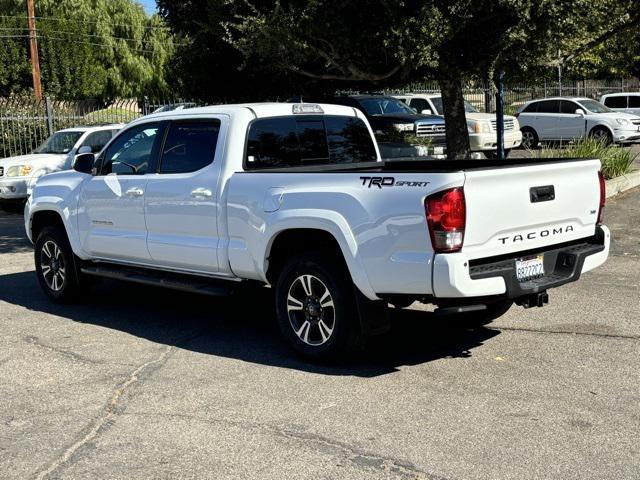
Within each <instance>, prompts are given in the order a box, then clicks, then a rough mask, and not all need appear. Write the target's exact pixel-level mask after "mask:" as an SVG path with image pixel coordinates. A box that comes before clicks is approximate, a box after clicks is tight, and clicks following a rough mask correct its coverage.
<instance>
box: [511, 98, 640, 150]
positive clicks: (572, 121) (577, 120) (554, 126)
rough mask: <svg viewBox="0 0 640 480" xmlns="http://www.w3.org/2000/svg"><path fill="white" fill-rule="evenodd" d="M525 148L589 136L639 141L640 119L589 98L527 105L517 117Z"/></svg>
mask: <svg viewBox="0 0 640 480" xmlns="http://www.w3.org/2000/svg"><path fill="white" fill-rule="evenodd" d="M516 116H517V117H518V121H519V122H520V130H521V131H522V146H523V147H525V148H536V147H537V146H538V144H539V143H540V142H547V141H559V142H562V141H571V140H574V139H578V138H584V137H587V136H590V137H593V138H596V139H598V140H601V141H602V142H604V143H606V144H609V143H628V142H633V141H635V140H637V139H640V117H638V116H637V115H632V114H630V113H625V112H615V111H613V110H611V109H610V108H608V107H606V106H604V105H603V104H602V103H600V102H597V101H595V100H591V99H590V98H579V97H555V98H544V99H540V100H533V101H531V102H527V103H525V104H524V105H523V106H522V107H520V109H519V110H518V113H517V114H516Z"/></svg>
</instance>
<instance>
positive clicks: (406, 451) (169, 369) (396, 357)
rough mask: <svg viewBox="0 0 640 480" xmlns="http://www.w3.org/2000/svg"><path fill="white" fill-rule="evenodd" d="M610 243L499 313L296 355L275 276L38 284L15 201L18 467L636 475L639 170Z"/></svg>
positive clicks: (14, 426)
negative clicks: (208, 289)
mask: <svg viewBox="0 0 640 480" xmlns="http://www.w3.org/2000/svg"><path fill="white" fill-rule="evenodd" d="M606 222H607V224H608V225H609V226H610V227H611V228H612V231H613V247H612V255H611V257H610V259H609V260H608V262H607V263H606V264H605V265H604V266H602V267H600V268H599V269H597V270H596V271H594V272H590V273H588V274H585V275H584V276H583V278H582V279H581V280H580V281H579V282H578V283H574V284H569V285H566V286H563V287H561V288H559V289H556V290H553V291H551V292H550V297H551V300H550V302H551V303H550V304H549V305H548V306H547V307H545V308H542V309H535V310H533V309H532V310H524V309H521V308H515V307H514V308H512V309H511V310H510V311H509V312H508V313H507V314H506V315H505V316H504V317H502V318H501V319H499V320H497V321H496V322H494V324H492V325H491V326H489V327H488V328H479V329H475V330H469V329H465V328H463V327H462V326H460V325H457V324H456V322H455V320H454V319H436V318H434V317H433V315H432V314H431V313H429V312H425V311H421V309H420V308H418V307H414V308H412V309H409V310H403V311H395V312H394V313H393V320H394V325H393V330H392V332H391V333H389V334H388V335H385V336H383V337H381V338H378V339H377V340H376V342H375V343H374V345H372V347H371V349H370V351H369V353H368V354H367V355H366V356H365V357H364V358H361V359H359V360H358V361H356V362H354V363H351V364H348V365H341V366H333V367H327V366H316V365H313V364H309V363H307V362H304V361H302V360H300V359H298V358H297V357H296V356H295V355H294V354H292V352H291V351H290V350H289V349H288V348H287V346H286V345H285V344H284V342H283V341H282V340H281V339H280V337H279V335H278V332H277V329H276V326H275V322H274V315H273V302H272V300H271V295H270V291H269V290H268V289H262V290H254V291H248V292H245V293H244V294H243V295H242V296H237V297H233V298H228V299H210V298H202V297H198V296H194V295H188V294H182V293H178V292H172V291H166V290H159V289H153V288H147V287H141V286H138V285H132V284H125V283H117V282H110V281H105V282H103V283H101V284H100V285H98V286H97V287H96V288H95V290H94V293H93V294H92V295H91V296H90V297H88V298H87V299H86V300H85V301H84V302H82V303H81V304H78V305H54V304H52V303H50V302H49V301H48V300H47V299H46V298H45V297H44V295H43V294H42V293H41V291H40V289H39V287H38V285H37V281H36V278H35V274H34V271H33V258H32V257H33V253H32V250H31V247H30V245H29V243H28V242H27V241H26V240H25V239H24V234H23V230H22V218H21V216H20V215H19V214H3V213H1V212H0V331H2V335H1V336H0V405H1V406H0V477H1V478H3V479H21V480H22V479H31V478H32V479H44V478H51V479H53V478H72V479H76V478H77V479H96V478H100V479H142V478H158V479H191V478H194V479H195V478H198V479H205V478H210V479H274V480H276V479H277V480H282V479H289V478H291V479H307V478H309V479H314V480H316V479H317V480H320V479H336V480H337V479H340V480H343V479H358V480H362V479H439V480H444V479H447V480H454V479H562V480H569V479H580V480H586V479H594V480H595V479H598V480H602V479H616V480H620V479H638V478H640V382H639V380H640V373H639V372H640V312H639V309H640V189H636V190H634V191H630V192H627V193H625V194H622V195H620V196H619V197H617V198H615V199H614V200H613V201H610V202H609V203H608V205H607V208H606Z"/></svg>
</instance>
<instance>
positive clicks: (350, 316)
mask: <svg viewBox="0 0 640 480" xmlns="http://www.w3.org/2000/svg"><path fill="white" fill-rule="evenodd" d="M276 313H277V316H278V324H279V326H280V330H281V332H282V334H283V335H284V337H285V338H286V339H287V340H288V341H289V343H290V344H291V345H292V346H293V348H294V349H295V350H296V351H297V352H298V353H300V354H302V355H303V356H305V357H307V358H309V359H312V360H319V361H332V360H339V359H343V358H345V357H348V356H349V354H351V353H353V352H354V351H356V350H358V349H359V348H360V345H361V342H360V341H361V332H360V327H359V323H358V310H357V306H356V299H355V292H354V286H353V284H352V282H351V279H350V276H349V272H348V271H347V270H346V268H345V267H344V266H343V265H341V264H339V263H337V262H336V261H335V260H332V259H331V258H329V257H326V256H323V255H319V254H301V255H298V256H296V257H293V258H292V259H291V260H289V261H288V262H287V263H286V265H285V267H284V269H283V270H282V273H281V274H280V275H279V277H278V282H277V284H276Z"/></svg>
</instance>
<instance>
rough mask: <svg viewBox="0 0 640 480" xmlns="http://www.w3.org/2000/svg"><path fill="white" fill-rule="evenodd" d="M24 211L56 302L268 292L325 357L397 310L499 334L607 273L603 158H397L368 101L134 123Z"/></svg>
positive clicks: (49, 178)
mask: <svg viewBox="0 0 640 480" xmlns="http://www.w3.org/2000/svg"><path fill="white" fill-rule="evenodd" d="M94 157H95V156H94V155H93V154H90V153H87V154H83V155H79V156H78V157H77V158H76V160H75V163H74V170H70V171H65V172H58V173H53V174H50V175H46V176H44V177H42V178H41V179H39V180H38V182H37V183H36V185H35V188H34V190H33V194H32V196H31V197H30V199H29V200H28V202H27V205H26V208H25V226H26V231H27V234H28V236H29V238H30V239H31V240H32V241H33V242H34V244H35V249H34V250H35V266H36V274H37V278H38V280H39V283H40V285H41V286H42V289H43V290H44V292H45V293H46V295H47V296H48V297H49V298H51V299H52V300H53V301H57V302H65V301H71V300H73V299H75V298H78V296H80V295H82V294H83V292H84V289H85V288H87V287H89V286H90V285H91V284H92V283H93V282H91V281H90V280H91V278H92V277H107V278H113V279H121V280H128V281H132V282H139V283H144V284H151V285H157V286H161V287H169V288H175V289H180V290H187V291H190V292H199V293H203V294H209V295H226V294H229V293H231V292H239V293H240V294H245V295H250V292H251V291H252V290H251V289H248V288H242V286H243V285H247V284H251V283H256V282H257V283H259V284H263V285H269V286H270V287H271V288H272V289H273V291H274V295H275V309H276V317H277V320H278V323H279V326H280V329H281V330H282V333H283V335H284V337H285V338H286V339H287V340H288V341H289V342H290V343H291V345H292V346H293V347H294V348H295V349H296V350H297V351H298V352H300V353H302V354H303V355H305V356H307V357H310V358H312V359H315V360H326V359H331V358H335V357H342V356H344V355H348V354H350V353H351V352H354V351H356V350H358V349H360V348H362V345H363V344H364V341H365V340H366V338H367V337H369V336H371V335H376V334H380V333H382V332H385V331H386V330H387V329H388V328H389V317H388V315H387V312H388V306H389V304H391V305H395V306H396V307H403V306H407V305H409V304H411V303H412V302H414V301H418V302H424V303H428V304H433V305H435V306H436V307H437V309H436V312H440V314H442V315H444V314H452V316H451V318H452V319H453V318H456V317H458V318H460V317H462V318H465V319H466V321H469V322H473V323H475V324H478V325H481V324H486V323H488V322H490V321H491V320H493V319H494V318H497V317H498V316H500V315H501V314H503V313H505V312H506V311H507V310H508V309H509V308H510V307H511V306H512V304H513V303H516V304H519V305H522V306H524V307H532V306H538V307H540V306H543V305H544V304H545V303H547V301H548V294H547V292H548V290H549V289H551V288H553V287H557V286H559V285H563V284H566V283H568V282H572V281H576V280H578V278H579V277H580V275H581V274H583V273H584V272H587V271H589V270H591V269H593V268H595V267H597V266H598V265H600V264H602V263H603V262H604V261H605V260H606V258H607V255H608V252H609V243H610V234H609V230H608V229H607V227H606V226H604V225H603V224H602V215H603V209H604V199H605V194H604V181H603V178H602V175H601V174H600V162H599V161H598V160H567V159H562V160H549V159H544V160H536V161H531V160H513V159H512V160H509V161H503V162H497V161H492V160H475V161H474V160H466V161H437V160H430V161H429V160H427V161H415V160H413V161H407V162H403V161H382V160H381V158H380V154H379V151H378V147H377V145H376V142H375V140H374V136H373V132H372V130H371V127H370V126H369V124H368V123H367V120H366V117H365V116H364V114H363V113H362V112H361V111H359V110H358V109H355V108H349V107H345V106H337V105H330V104H293V105H292V104H277V103H276V104H247V105H228V106H215V107H203V108H194V109H185V110H181V111H173V112H165V113H158V114H154V115H150V116H147V117H143V118H141V119H139V120H136V121H134V122H133V123H131V124H129V125H128V126H127V127H126V128H125V129H123V130H122V131H121V132H120V133H119V134H118V135H117V136H116V137H115V138H114V139H112V140H111V141H110V142H109V143H108V144H107V146H106V147H105V149H103V150H102V152H101V153H100V154H99V155H98V156H97V157H95V158H94Z"/></svg>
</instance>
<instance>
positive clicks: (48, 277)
mask: <svg viewBox="0 0 640 480" xmlns="http://www.w3.org/2000/svg"><path fill="white" fill-rule="evenodd" d="M34 254H35V264H36V275H37V276H38V282H39V283H40V286H41V287H42V290H43V291H44V293H45V294H46V295H47V296H48V297H49V298H50V299H51V300H53V301H55V302H69V301H71V300H74V299H76V298H77V296H78V293H79V291H80V282H79V275H78V272H77V271H76V265H75V259H74V257H73V251H72V250H71V246H70V245H69V240H68V239H67V235H66V232H65V231H64V230H63V229H62V228H61V227H58V226H52V227H45V228H44V229H43V230H42V232H40V234H39V235H38V238H37V240H36V243H35V248H34Z"/></svg>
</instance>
